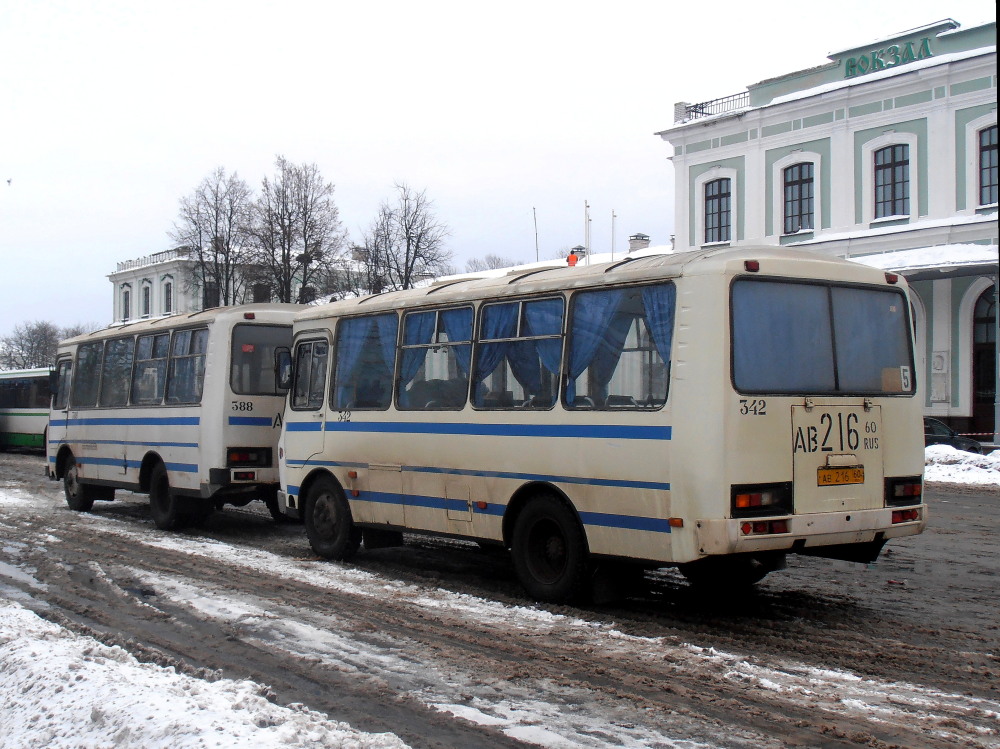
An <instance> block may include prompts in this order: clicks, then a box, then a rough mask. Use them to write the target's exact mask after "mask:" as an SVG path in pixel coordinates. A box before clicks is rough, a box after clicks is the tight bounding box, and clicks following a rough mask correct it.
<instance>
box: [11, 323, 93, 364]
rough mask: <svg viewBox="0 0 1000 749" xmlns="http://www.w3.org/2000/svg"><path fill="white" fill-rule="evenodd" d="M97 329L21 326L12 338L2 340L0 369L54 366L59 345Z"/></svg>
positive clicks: (35, 325) (47, 325) (27, 324)
mask: <svg viewBox="0 0 1000 749" xmlns="http://www.w3.org/2000/svg"><path fill="white" fill-rule="evenodd" d="M95 329H96V326H88V325H74V326H71V327H69V328H59V327H57V326H55V325H53V324H52V323H50V322H47V321H44V320H39V321H36V322H25V323H19V324H17V325H15V326H14V331H13V332H12V333H11V334H10V335H9V336H4V337H3V338H0V369H35V368H38V367H49V366H52V363H53V362H54V361H55V359H56V349H57V348H58V346H59V341H61V340H63V339H65V338H72V337H73V336H77V335H81V334H83V333H86V332H89V331H91V330H95Z"/></svg>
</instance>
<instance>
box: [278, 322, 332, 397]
mask: <svg viewBox="0 0 1000 749" xmlns="http://www.w3.org/2000/svg"><path fill="white" fill-rule="evenodd" d="M317 343H323V344H325V345H326V369H327V371H326V372H324V373H323V377H322V386H323V387H322V392H321V395H322V397H321V398H320V402H319V405H317V406H310V405H305V406H298V405H296V401H295V386H296V385H297V384H298V382H299V372H300V369H301V368H300V367H299V355H300V352H301V351H302V349H303V347H305V346H309V347H310V349H313V347H314V346H315V344H317ZM292 354H293V358H292V361H293V362H294V372H295V376H294V377H293V378H292V386H291V387H290V388H289V389H288V405H289V407H290V408H291V409H292V410H293V411H302V412H316V411H322V410H323V408H324V406H325V405H326V403H327V400H328V398H329V394H330V388H331V385H332V382H333V372H332V371H331V370H332V367H331V366H330V362H331V361H332V360H333V345H332V344H331V343H330V340H329V338H328V337H327V336H323V335H318V336H307V337H304V338H301V339H300V340H297V341H295V346H294V347H293V349H292ZM309 357H310V372H309V382H310V387H309V391H308V394H311V393H312V385H313V384H314V378H313V374H312V361H313V360H314V358H315V357H314V355H313V354H312V353H310V355H309ZM306 401H307V404H308V402H309V398H308V397H307V399H306Z"/></svg>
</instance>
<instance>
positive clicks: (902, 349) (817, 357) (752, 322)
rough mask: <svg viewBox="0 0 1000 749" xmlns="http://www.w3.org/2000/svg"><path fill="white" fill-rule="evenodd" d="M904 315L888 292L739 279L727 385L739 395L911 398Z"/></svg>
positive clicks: (902, 300) (895, 294)
mask: <svg viewBox="0 0 1000 749" xmlns="http://www.w3.org/2000/svg"><path fill="white" fill-rule="evenodd" d="M908 317H909V316H908V315H907V301H906V297H905V296H904V295H903V294H902V293H901V292H900V291H898V290H894V289H893V290H890V289H879V288H862V287H854V286H827V285H821V284H809V283H793V282H787V281H768V280H766V279H739V280H737V281H736V282H735V283H733V288H732V336H733V342H732V351H733V384H734V386H735V387H736V389H737V390H738V391H740V392H744V393H771V394H775V393H789V394H798V393H803V394H805V393H841V394H847V393H857V394H891V395H899V394H909V393H912V392H913V390H914V382H913V377H912V372H913V369H912V354H911V350H910V336H909V328H908V323H907V320H908Z"/></svg>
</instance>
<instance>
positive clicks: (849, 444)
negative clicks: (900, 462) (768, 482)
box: [792, 399, 884, 530]
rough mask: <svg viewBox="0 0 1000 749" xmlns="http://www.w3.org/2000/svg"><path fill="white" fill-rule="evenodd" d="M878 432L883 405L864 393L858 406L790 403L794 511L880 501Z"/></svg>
mask: <svg viewBox="0 0 1000 749" xmlns="http://www.w3.org/2000/svg"><path fill="white" fill-rule="evenodd" d="M881 432H882V409H881V407H879V406H875V405H872V404H871V402H870V401H868V399H865V403H864V404H863V405H862V404H860V403H859V404H858V405H857V406H822V405H816V406H810V405H808V404H806V405H804V406H792V444H793V446H794V447H793V450H794V453H793V461H792V465H793V473H794V478H795V494H794V496H795V512H796V513H797V514H803V513H812V512H840V511H851V510H867V509H875V508H878V507H882V505H883V503H884V497H883V494H884V487H883V483H884V482H883V466H882V449H881V444H880V438H881ZM859 530H860V529H859Z"/></svg>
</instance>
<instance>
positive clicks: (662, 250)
mask: <svg viewBox="0 0 1000 749" xmlns="http://www.w3.org/2000/svg"><path fill="white" fill-rule="evenodd" d="M673 251H674V249H673V247H671V246H670V245H654V246H652V247H647V248H645V249H643V250H633V251H632V252H627V251H625V250H622V251H620V252H615V253H610V252H596V253H591V254H590V255H584V256H583V257H581V258H580V260H579V265H596V264H597V263H610V262H613V261H615V260H624V259H625V258H626V257H630V258H637V257H647V256H649V255H669V254H671V253H672V252H673ZM565 266H566V258H555V259H553V260H539V261H538V262H535V263H525V264H524V265H512V266H510V267H509V268H492V269H490V270H483V271H475V272H472V273H456V274H455V275H453V276H441V278H438V279H437V283H441V282H444V281H462V280H466V279H472V278H503V277H504V276H506V275H507V274H508V273H510V272H511V271H512V270H515V269H517V270H518V271H527V270H533V269H536V268H538V269H541V268H563V267H565Z"/></svg>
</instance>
